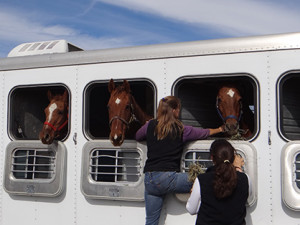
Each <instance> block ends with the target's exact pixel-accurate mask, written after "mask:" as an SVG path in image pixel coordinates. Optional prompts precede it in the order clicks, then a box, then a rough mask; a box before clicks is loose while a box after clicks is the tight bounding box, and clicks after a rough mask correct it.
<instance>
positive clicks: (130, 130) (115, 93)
mask: <svg viewBox="0 0 300 225" xmlns="http://www.w3.org/2000/svg"><path fill="white" fill-rule="evenodd" d="M108 91H109V92H110V99H109V101H108V105H107V108H108V114H109V127H110V134H109V139H110V141H111V143H112V144H113V145H114V146H120V145H121V144H122V143H123V141H124V139H125V133H126V136H130V135H132V136H133V135H134V134H135V132H136V131H137V129H138V128H139V127H136V128H135V127H133V126H131V124H132V122H133V121H136V120H137V121H139V124H140V125H143V124H145V123H146V121H148V120H149V119H151V116H149V115H147V114H146V113H145V112H144V111H143V110H142V109H141V108H140V106H139V105H138V104H137V102H136V101H135V99H134V97H133V96H132V95H131V91H130V85H129V83H128V81H127V80H124V81H123V84H122V85H119V86H117V87H116V86H115V83H114V81H113V79H111V80H110V82H109V84H108Z"/></svg>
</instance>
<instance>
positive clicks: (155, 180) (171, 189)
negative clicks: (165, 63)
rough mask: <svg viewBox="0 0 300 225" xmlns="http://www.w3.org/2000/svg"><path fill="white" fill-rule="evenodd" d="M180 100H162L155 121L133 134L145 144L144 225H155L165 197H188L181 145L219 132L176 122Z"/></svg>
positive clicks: (169, 98)
mask: <svg viewBox="0 0 300 225" xmlns="http://www.w3.org/2000/svg"><path fill="white" fill-rule="evenodd" d="M180 108H181V104H180V100H179V99H178V98H176V97H174V96H167V97H165V98H162V99H161V100H160V102H159V106H158V109H157V118H156V119H153V120H150V121H149V122H148V123H146V124H145V125H144V126H142V127H141V128H140V129H139V130H138V131H137V133H136V140H137V141H142V140H147V148H148V151H147V161H146V164H145V167H144V173H145V180H144V183H145V205H146V225H157V224H158V222H159V217H160V212H161V209H162V205H163V200H164V198H165V196H166V194H168V193H188V192H190V190H191V188H192V183H191V182H189V181H188V175H187V174H186V173H180V159H181V155H182V151H183V144H184V143H185V142H187V141H192V140H197V139H205V138H207V137H208V136H210V135H213V134H217V133H219V132H223V129H222V127H219V128H217V129H200V128H194V127H191V126H184V125H183V124H182V122H181V121H180V120H179V113H180Z"/></svg>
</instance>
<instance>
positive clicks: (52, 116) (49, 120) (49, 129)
mask: <svg viewBox="0 0 300 225" xmlns="http://www.w3.org/2000/svg"><path fill="white" fill-rule="evenodd" d="M48 99H49V102H50V103H49V105H48V106H47V107H46V108H45V110H44V111H45V115H46V120H45V122H44V126H43V129H42V131H41V132H40V135H39V137H40V140H41V141H42V142H43V144H48V145H49V144H51V143H52V142H53V140H54V139H56V138H63V137H64V136H65V135H66V133H67V127H68V126H67V124H68V110H69V104H68V101H69V98H68V92H67V90H65V91H64V93H63V94H57V95H53V94H52V93H51V91H50V90H49V91H48Z"/></svg>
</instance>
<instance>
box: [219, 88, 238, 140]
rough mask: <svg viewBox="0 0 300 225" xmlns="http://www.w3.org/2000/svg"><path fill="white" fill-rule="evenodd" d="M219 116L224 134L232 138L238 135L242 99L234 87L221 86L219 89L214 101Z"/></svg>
mask: <svg viewBox="0 0 300 225" xmlns="http://www.w3.org/2000/svg"><path fill="white" fill-rule="evenodd" d="M216 107H217V111H218V114H219V116H220V117H221V119H222V120H223V123H224V125H225V132H226V133H227V134H228V135H230V136H232V135H236V134H238V131H239V122H240V120H241V117H242V114H243V110H242V97H241V95H240V92H239V90H238V89H237V88H235V87H234V86H223V87H221V88H220V89H219V92H218V95H217V101H216Z"/></svg>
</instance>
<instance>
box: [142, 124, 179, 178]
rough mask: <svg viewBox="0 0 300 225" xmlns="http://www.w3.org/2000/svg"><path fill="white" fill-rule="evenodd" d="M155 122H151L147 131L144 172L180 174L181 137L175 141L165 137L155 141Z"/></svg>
mask: <svg viewBox="0 0 300 225" xmlns="http://www.w3.org/2000/svg"><path fill="white" fill-rule="evenodd" d="M156 124H157V121H156V120H151V121H150V122H149V125H148V129H147V137H146V139H147V147H148V152H147V161H146V165H145V168H144V172H152V171H176V172H180V160H181V155H182V151H183V142H182V137H181V136H178V137H176V138H175V139H174V138H171V137H166V138H164V139H163V140H157V135H154V130H155V127H156Z"/></svg>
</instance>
